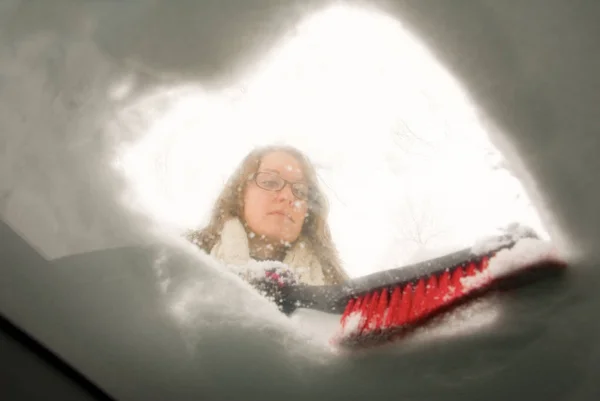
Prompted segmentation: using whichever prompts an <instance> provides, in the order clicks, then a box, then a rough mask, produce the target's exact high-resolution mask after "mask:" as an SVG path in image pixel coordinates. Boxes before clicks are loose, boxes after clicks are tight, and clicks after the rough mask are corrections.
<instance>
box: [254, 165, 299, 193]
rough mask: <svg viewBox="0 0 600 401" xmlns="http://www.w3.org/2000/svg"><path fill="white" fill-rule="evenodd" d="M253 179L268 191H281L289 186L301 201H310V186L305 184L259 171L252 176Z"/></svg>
mask: <svg viewBox="0 0 600 401" xmlns="http://www.w3.org/2000/svg"><path fill="white" fill-rule="evenodd" d="M251 179H252V180H253V181H254V182H255V183H256V185H258V186H259V187H260V188H262V189H264V190H267V191H281V190H282V189H283V188H285V186H286V185H287V184H290V187H291V188H292V194H294V196H295V197H296V198H298V199H300V200H308V196H309V190H308V185H307V184H305V183H303V182H290V181H287V180H285V179H283V178H281V177H280V176H279V175H278V174H275V173H268V172H264V171H259V172H258V173H255V174H253V175H252V177H251Z"/></svg>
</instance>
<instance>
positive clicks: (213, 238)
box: [187, 146, 348, 284]
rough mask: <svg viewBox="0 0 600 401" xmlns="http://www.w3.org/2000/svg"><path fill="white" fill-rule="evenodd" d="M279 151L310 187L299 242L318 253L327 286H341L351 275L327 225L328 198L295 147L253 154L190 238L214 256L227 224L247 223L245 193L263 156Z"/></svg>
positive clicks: (308, 164)
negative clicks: (207, 219) (298, 167)
mask: <svg viewBox="0 0 600 401" xmlns="http://www.w3.org/2000/svg"><path fill="white" fill-rule="evenodd" d="M278 151H279V152H284V153H287V154H289V155H291V156H293V157H294V158H295V159H296V160H297V161H298V162H299V163H300V164H301V166H302V169H303V173H304V176H305V178H306V180H307V182H308V185H309V193H310V197H309V202H308V209H309V213H308V217H307V218H306V220H305V221H304V224H303V226H302V232H301V233H300V236H299V238H298V240H302V241H305V242H307V243H308V244H309V245H310V246H311V249H313V250H314V252H315V256H316V257H317V258H318V259H319V262H320V264H321V267H322V269H323V277H324V281H325V283H326V284H341V283H342V282H344V281H345V280H348V275H347V274H346V273H345V272H344V270H343V269H342V266H341V261H340V258H339V255H338V251H337V249H336V247H335V245H334V244H333V240H332V238H331V231H330V228H329V224H328V223H327V215H328V213H329V205H328V203H327V198H326V196H325V194H324V193H323V191H322V190H321V188H320V187H319V185H318V179H317V173H316V171H315V168H314V167H313V165H312V163H311V162H310V160H309V159H308V158H307V157H306V156H305V155H304V154H303V153H302V152H300V151H299V150H298V149H296V148H293V147H291V146H267V147H261V148H257V149H255V150H253V151H251V152H250V153H249V154H248V155H247V156H246V157H245V158H244V160H242V162H241V163H240V165H239V166H238V168H237V170H236V171H235V172H234V173H233V175H232V176H231V177H230V178H229V181H228V182H227V184H226V185H225V187H224V188H223V190H222V192H221V194H220V195H219V197H218V199H217V201H216V202H215V205H214V207H213V210H212V214H211V219H210V222H209V223H208V225H207V226H206V227H205V228H203V229H202V230H195V231H191V232H189V233H188V234H187V238H188V239H189V240H190V241H192V242H194V243H196V244H198V246H199V247H200V248H201V249H203V250H204V251H205V252H207V253H210V252H211V250H212V248H213V247H214V246H215V244H216V243H217V242H218V241H219V239H220V236H221V231H222V229H223V226H224V224H225V222H227V221H228V220H230V219H232V218H238V219H239V220H240V221H242V222H243V221H244V219H243V215H244V213H243V211H244V192H245V190H246V186H247V184H248V181H249V179H250V177H252V175H253V174H254V173H256V172H257V171H258V168H259V167H260V163H261V161H262V159H263V157H264V156H266V155H267V154H269V153H272V152H278ZM244 225H245V224H244Z"/></svg>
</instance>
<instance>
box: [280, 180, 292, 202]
mask: <svg viewBox="0 0 600 401" xmlns="http://www.w3.org/2000/svg"><path fill="white" fill-rule="evenodd" d="M277 200H278V201H280V202H290V203H292V202H293V201H294V194H293V193H292V187H291V186H290V185H289V184H288V183H286V184H285V185H284V187H283V188H281V189H280V190H279V191H278V192H277Z"/></svg>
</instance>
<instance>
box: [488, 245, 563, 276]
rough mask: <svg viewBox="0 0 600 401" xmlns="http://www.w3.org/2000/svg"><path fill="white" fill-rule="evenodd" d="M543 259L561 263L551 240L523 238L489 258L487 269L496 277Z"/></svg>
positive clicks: (560, 258) (561, 260)
mask: <svg viewBox="0 0 600 401" xmlns="http://www.w3.org/2000/svg"><path fill="white" fill-rule="evenodd" d="M543 261H555V262H559V263H562V262H563V259H562V257H561V256H560V255H559V253H558V249H557V248H556V246H555V245H554V244H552V243H551V242H548V241H543V240H539V239H535V238H524V239H521V240H519V241H518V242H517V243H516V244H515V245H514V246H513V247H512V248H511V249H504V250H502V251H500V252H498V253H497V254H496V255H495V256H494V257H493V258H492V259H490V264H489V266H488V271H489V274H490V275H491V277H492V278H494V279H496V278H500V277H503V276H506V275H509V274H511V273H513V272H515V271H517V270H519V269H523V268H526V267H527V266H530V265H532V264H535V263H539V262H543Z"/></svg>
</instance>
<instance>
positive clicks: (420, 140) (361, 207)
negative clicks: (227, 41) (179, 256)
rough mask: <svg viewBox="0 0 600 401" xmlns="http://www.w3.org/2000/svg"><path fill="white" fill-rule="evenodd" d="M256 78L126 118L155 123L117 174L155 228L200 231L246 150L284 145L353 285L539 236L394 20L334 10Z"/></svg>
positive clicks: (186, 94)
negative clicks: (434, 257)
mask: <svg viewBox="0 0 600 401" xmlns="http://www.w3.org/2000/svg"><path fill="white" fill-rule="evenodd" d="M251 70H252V71H251V73H249V74H248V75H247V76H246V78H245V79H244V80H243V81H241V82H236V83H232V85H231V86H230V87H229V88H224V89H222V90H220V91H218V92H214V91H213V92H207V91H205V90H203V89H202V86H201V83H199V84H196V85H186V86H181V87H177V88H169V89H165V90H163V91H158V92H156V93H155V94H154V95H152V96H149V97H147V98H144V99H142V100H140V101H139V102H138V103H136V104H134V105H132V106H131V108H130V109H128V110H127V111H126V113H129V115H132V116H133V115H138V116H139V115H143V116H145V117H146V118H148V119H150V120H149V121H148V130H147V133H145V134H144V135H142V136H141V139H140V140H139V142H138V143H136V144H135V145H133V146H130V147H128V148H126V149H125V148H124V151H123V153H122V155H121V159H120V160H119V165H120V167H122V168H123V169H124V170H125V172H126V174H127V175H128V177H129V178H130V179H131V182H132V189H133V193H134V195H135V196H137V197H138V199H139V200H140V202H141V203H142V205H143V206H144V207H145V208H147V210H148V212H149V213H151V214H152V215H154V216H155V217H156V218H157V219H158V220H159V221H161V223H162V224H165V225H168V226H170V227H173V228H175V229H176V230H181V229H187V228H192V227H197V226H201V225H203V223H205V222H206V221H207V218H208V213H209V210H210V208H211V206H212V203H213V202H214V201H215V199H216V197H217V194H218V192H219V191H220V189H221V188H222V185H223V184H224V182H225V180H226V179H227V178H228V176H229V174H231V173H232V172H233V170H234V168H235V167H236V166H237V164H238V163H239V162H240V160H241V159H242V157H243V156H244V155H245V154H246V153H247V152H248V151H249V150H250V149H251V147H252V146H256V145H265V144H270V143H285V144H291V145H294V146H297V147H299V148H301V149H302V150H304V151H306V152H307V153H308V155H309V156H310V157H311V158H312V160H313V161H314V162H315V163H316V164H317V166H318V171H319V174H320V177H321V179H322V184H323V185H324V187H325V189H326V191H327V193H328V195H329V200H330V203H331V209H332V210H331V214H330V224H331V229H332V233H333V237H334V240H335V242H336V244H337V245H338V247H339V250H340V253H341V256H342V258H343V261H344V263H345V266H346V268H347V270H348V271H349V273H350V274H351V275H354V276H357V275H363V274H368V273H370V272H373V271H375V270H380V269H387V268H392V267H395V266H397V265H399V264H403V263H407V262H409V261H412V260H416V259H419V258H422V257H424V255H430V254H431V252H432V251H434V252H435V251H436V250H437V251H440V250H442V251H443V250H446V249H451V248H456V247H461V246H469V245H471V243H472V242H473V241H474V240H476V239H477V238H479V237H481V236H485V235H488V234H490V233H493V232H494V230H495V229H496V228H498V227H499V226H503V225H506V224H508V223H511V222H513V221H519V222H521V223H525V224H528V225H530V226H532V227H534V228H535V229H537V230H538V231H540V232H541V234H543V235H544V236H546V235H547V234H546V233H545V231H544V230H543V228H542V225H541V223H540V221H539V218H538V216H537V214H536V213H535V211H534V209H533V208H532V207H531V206H530V205H529V202H528V199H527V196H526V194H525V193H524V192H523V190H522V187H521V184H520V183H519V182H518V181H517V180H516V179H515V178H514V177H513V176H511V175H510V174H509V173H508V172H507V171H506V170H505V169H495V168H494V166H496V165H497V164H498V163H499V162H500V161H501V160H502V158H501V156H500V154H499V153H498V151H497V150H496V149H495V148H494V147H493V145H491V143H490V142H489V140H488V138H487V135H486V133H485V131H484V129H483V128H482V127H481V126H480V125H479V123H478V121H477V120H476V117H475V113H474V109H473V107H472V106H470V105H469V103H468V99H467V97H466V96H465V94H464V92H463V91H462V90H461V88H460V87H459V85H458V84H457V83H456V82H455V81H454V80H453V78H452V77H451V76H450V75H449V74H448V73H447V72H446V71H445V70H444V69H443V67H442V66H441V65H440V64H439V63H437V62H436V60H435V59H434V58H433V57H432V56H431V54H429V53H428V51H427V50H426V49H425V48H424V47H422V46H421V45H420V44H419V42H418V41H415V40H414V39H413V38H412V36H411V35H410V34H409V33H408V32H407V31H406V30H405V29H404V28H403V27H402V25H401V24H400V23H399V22H398V21H396V20H394V19H392V18H389V17H387V16H385V15H383V14H379V13H375V12H372V11H365V10H361V9H357V8H346V7H341V6H338V7H333V8H330V9H327V10H325V11H323V12H320V13H318V14H315V15H314V16H312V17H310V18H308V19H307V20H305V21H303V23H302V24H300V25H299V26H298V27H297V29H295V30H294V33H293V35H292V34H290V35H289V36H288V37H286V38H284V39H282V41H281V44H280V45H279V46H278V47H276V48H275V49H273V51H272V52H271V53H269V54H268V55H267V56H266V57H265V58H264V59H263V61H262V62H261V63H259V64H258V65H256V66H255V67H254V68H252V69H251ZM116 89H118V88H116ZM116 95H118V93H116Z"/></svg>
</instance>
